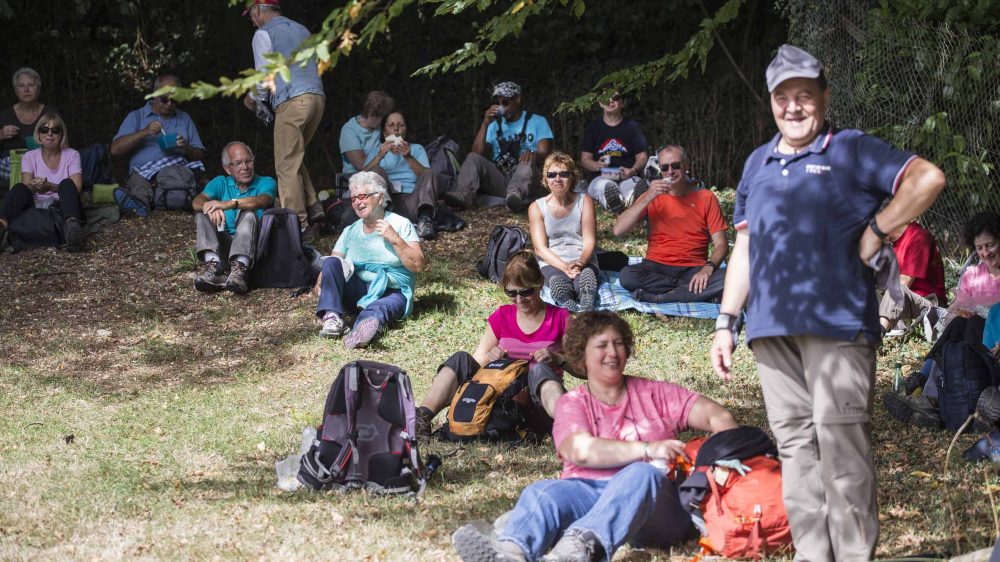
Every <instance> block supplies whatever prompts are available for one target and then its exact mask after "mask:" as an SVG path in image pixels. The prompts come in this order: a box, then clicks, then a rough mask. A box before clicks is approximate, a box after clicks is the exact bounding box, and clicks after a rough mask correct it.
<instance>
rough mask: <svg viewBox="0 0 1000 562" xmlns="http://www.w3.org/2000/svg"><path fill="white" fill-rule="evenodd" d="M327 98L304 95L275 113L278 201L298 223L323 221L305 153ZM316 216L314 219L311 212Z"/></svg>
mask: <svg viewBox="0 0 1000 562" xmlns="http://www.w3.org/2000/svg"><path fill="white" fill-rule="evenodd" d="M325 107H326V98H325V97H323V96H321V95H319V94H302V95H301V96H296V97H294V98H292V99H290V100H288V101H286V102H285V103H283V104H281V105H279V106H278V108H277V110H276V111H275V112H274V172H275V174H276V175H277V176H278V199H279V201H280V203H281V206H282V207H284V208H286V209H292V210H293V211H295V213H296V214H298V216H299V223H300V224H302V225H305V224H306V221H307V220H308V219H309V218H313V217H315V216H318V217H319V218H322V216H323V212H322V208H321V207H320V206H319V205H317V199H316V188H315V187H313V183H312V178H310V177H309V170H307V169H306V164H305V154H306V147H307V146H309V141H311V140H312V138H313V135H315V134H316V128H317V127H319V123H320V121H321V120H322V119H323V109H324V108H325ZM310 211H312V212H313V213H315V214H314V215H313V217H310V216H309V212H310Z"/></svg>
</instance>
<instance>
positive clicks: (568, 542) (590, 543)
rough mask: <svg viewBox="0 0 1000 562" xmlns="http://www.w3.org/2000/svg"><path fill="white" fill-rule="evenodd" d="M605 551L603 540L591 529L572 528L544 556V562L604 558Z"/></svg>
mask: <svg viewBox="0 0 1000 562" xmlns="http://www.w3.org/2000/svg"><path fill="white" fill-rule="evenodd" d="M603 553H604V547H602V546H601V541H599V540H597V535H595V534H594V533H592V532H591V531H587V530H582V529H570V530H569V531H566V533H565V534H564V535H563V536H562V538H561V539H559V542H557V543H556V545H555V546H554V547H552V550H550V551H549V553H548V554H546V555H545V556H542V562H591V561H592V560H603V557H601V556H600V555H601V554H603Z"/></svg>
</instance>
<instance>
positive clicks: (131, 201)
mask: <svg viewBox="0 0 1000 562" xmlns="http://www.w3.org/2000/svg"><path fill="white" fill-rule="evenodd" d="M111 193H112V195H114V198H115V203H117V204H118V207H119V208H120V209H121V210H123V211H128V212H130V213H135V216H137V217H139V218H140V219H144V218H146V217H148V216H149V207H147V206H145V205H143V204H142V202H140V201H139V200H138V199H136V198H135V197H132V196H131V195H129V194H128V193H127V192H126V191H125V190H124V189H122V188H120V187H119V188H117V189H115V190H114V191H113V192H111Z"/></svg>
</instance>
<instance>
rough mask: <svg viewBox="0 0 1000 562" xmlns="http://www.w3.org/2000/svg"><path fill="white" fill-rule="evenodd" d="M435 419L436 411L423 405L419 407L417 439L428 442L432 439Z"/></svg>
mask: <svg viewBox="0 0 1000 562" xmlns="http://www.w3.org/2000/svg"><path fill="white" fill-rule="evenodd" d="M433 420H434V412H432V411H431V410H430V408H426V407H424V406H421V407H419V408H417V428H416V433H417V441H420V442H426V441H430V439H431V434H432V433H433V427H432V425H431V424H432V422H433Z"/></svg>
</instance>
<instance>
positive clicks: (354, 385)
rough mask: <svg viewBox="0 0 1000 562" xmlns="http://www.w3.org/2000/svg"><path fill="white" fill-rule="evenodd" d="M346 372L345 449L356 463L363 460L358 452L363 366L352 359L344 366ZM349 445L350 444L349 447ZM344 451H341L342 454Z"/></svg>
mask: <svg viewBox="0 0 1000 562" xmlns="http://www.w3.org/2000/svg"><path fill="white" fill-rule="evenodd" d="M344 369H345V372H344V374H345V375H346V377H347V380H346V381H345V383H346V384H344V404H345V405H346V412H345V421H346V425H347V443H345V446H344V449H345V450H346V451H348V452H349V454H350V459H351V461H352V462H353V463H354V464H355V465H356V464H358V463H359V462H360V461H361V458H360V457H361V455H359V454H358V405H359V404H358V402H359V398H360V397H361V393H360V392H358V389H359V388H360V384H361V372H360V371H361V368H360V367H359V366H358V363H357V361H352V362H351V363H348V364H347V366H345V367H344ZM347 445H350V446H349V447H348V446H347ZM343 454H344V451H341V455H343Z"/></svg>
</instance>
